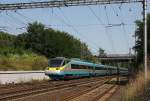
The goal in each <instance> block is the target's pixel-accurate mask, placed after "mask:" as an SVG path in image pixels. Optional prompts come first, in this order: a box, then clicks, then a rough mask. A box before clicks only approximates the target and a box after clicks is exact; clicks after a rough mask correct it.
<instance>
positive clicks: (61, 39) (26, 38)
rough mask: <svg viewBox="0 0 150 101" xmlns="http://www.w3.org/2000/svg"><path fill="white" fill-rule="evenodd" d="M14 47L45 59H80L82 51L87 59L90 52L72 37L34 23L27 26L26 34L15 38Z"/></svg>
mask: <svg viewBox="0 0 150 101" xmlns="http://www.w3.org/2000/svg"><path fill="white" fill-rule="evenodd" d="M15 43H16V44H15V45H16V47H23V48H24V49H28V50H31V51H33V52H35V53H38V54H42V55H45V56H46V57H50V58H52V57H58V56H59V57H60V56H61V57H68V58H72V57H75V58H80V57H81V52H82V49H81V47H83V48H84V52H85V53H86V55H88V56H87V57H86V59H88V58H89V55H91V52H90V51H89V49H88V46H87V45H86V44H85V43H83V42H81V41H80V40H79V39H76V38H74V37H73V36H72V35H70V34H68V33H66V32H61V31H58V30H54V29H52V28H45V26H44V25H43V24H41V23H38V22H34V23H31V24H29V25H28V28H27V32H26V33H23V34H21V35H18V36H17V38H16V42H15Z"/></svg>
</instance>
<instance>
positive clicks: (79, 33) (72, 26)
mask: <svg viewBox="0 0 150 101" xmlns="http://www.w3.org/2000/svg"><path fill="white" fill-rule="evenodd" d="M59 10H60V12H61V14H62V16H63V18H64V19H65V20H66V21H67V22H68V23H69V24H68V23H67V22H66V21H65V20H64V19H63V22H65V24H67V25H68V26H69V27H71V28H72V29H73V30H74V31H75V32H76V34H78V35H79V36H81V37H84V38H85V39H86V40H87V41H89V42H90V43H92V44H93V46H95V48H94V47H93V46H92V47H93V49H94V50H95V51H96V52H97V51H98V49H96V48H97V47H99V46H97V45H96V44H95V43H94V42H93V41H91V40H89V39H88V38H87V37H86V36H84V35H83V34H82V33H81V32H79V31H78V30H77V29H76V28H75V27H74V25H73V24H72V23H71V21H70V20H69V18H67V17H66V16H65V15H64V13H63V11H62V10H61V9H59Z"/></svg>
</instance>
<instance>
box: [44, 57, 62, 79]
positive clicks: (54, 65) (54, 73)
mask: <svg viewBox="0 0 150 101" xmlns="http://www.w3.org/2000/svg"><path fill="white" fill-rule="evenodd" d="M64 62H65V60H64V58H54V59H51V60H50V61H49V62H48V67H47V68H46V70H45V75H47V76H49V78H50V79H52V80H57V79H63V78H64V69H65V65H64Z"/></svg>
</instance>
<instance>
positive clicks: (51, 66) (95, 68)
mask: <svg viewBox="0 0 150 101" xmlns="http://www.w3.org/2000/svg"><path fill="white" fill-rule="evenodd" d="M117 74H121V75H128V69H127V68H117V67H114V66H109V65H102V64H95V63H91V62H86V61H83V60H80V59H68V58H64V57H56V58H53V59H51V60H50V61H49V62H48V67H47V68H46V70H45V75H47V76H49V77H50V78H51V79H54V80H57V79H67V78H80V77H91V76H102V75H103V76H105V75H117Z"/></svg>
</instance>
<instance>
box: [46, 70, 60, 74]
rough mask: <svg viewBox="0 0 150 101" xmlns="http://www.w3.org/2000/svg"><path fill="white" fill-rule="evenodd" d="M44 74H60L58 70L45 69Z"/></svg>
mask: <svg viewBox="0 0 150 101" xmlns="http://www.w3.org/2000/svg"><path fill="white" fill-rule="evenodd" d="M45 74H46V75H49V74H60V70H53V71H51V70H45Z"/></svg>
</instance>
